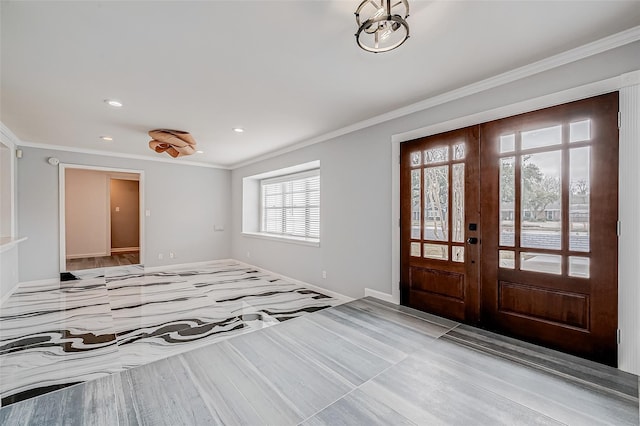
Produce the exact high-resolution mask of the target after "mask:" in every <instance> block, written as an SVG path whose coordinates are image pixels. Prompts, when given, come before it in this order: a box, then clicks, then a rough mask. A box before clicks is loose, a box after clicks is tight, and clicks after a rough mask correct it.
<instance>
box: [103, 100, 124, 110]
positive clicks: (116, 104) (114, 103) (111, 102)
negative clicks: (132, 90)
mask: <svg viewBox="0 0 640 426" xmlns="http://www.w3.org/2000/svg"><path fill="white" fill-rule="evenodd" d="M104 102H105V103H106V104H107V105H109V106H110V107H114V108H120V107H122V102H120V101H117V100H115V99H105V100H104Z"/></svg>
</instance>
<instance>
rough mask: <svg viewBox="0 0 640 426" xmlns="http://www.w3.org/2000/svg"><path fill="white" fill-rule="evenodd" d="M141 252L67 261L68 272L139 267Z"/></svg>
mask: <svg viewBox="0 0 640 426" xmlns="http://www.w3.org/2000/svg"><path fill="white" fill-rule="evenodd" d="M139 263H140V252H138V251H131V252H126V253H116V254H112V255H111V256H98V257H81V258H78V259H67V271H80V270H83V269H95V268H107V267H111V266H126V265H138V264H139Z"/></svg>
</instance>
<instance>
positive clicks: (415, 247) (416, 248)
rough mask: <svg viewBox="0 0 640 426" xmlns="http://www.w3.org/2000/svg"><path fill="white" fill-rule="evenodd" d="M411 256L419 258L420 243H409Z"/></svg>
mask: <svg viewBox="0 0 640 426" xmlns="http://www.w3.org/2000/svg"><path fill="white" fill-rule="evenodd" d="M410 251H411V256H414V257H420V243H411V250H410Z"/></svg>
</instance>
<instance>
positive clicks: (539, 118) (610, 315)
mask: <svg viewBox="0 0 640 426" xmlns="http://www.w3.org/2000/svg"><path fill="white" fill-rule="evenodd" d="M617 113H618V93H617V92H616V93H612V94H608V95H602V96H598V97H595V98H590V99H586V100H583V101H578V102H573V103H570V104H565V105H561V106H557V107H553V108H547V109H544V110H540V111H536V112H532V113H527V114H523V115H519V116H515V117H511V118H507V119H503V120H498V121H494V122H490V123H486V124H483V125H481V135H482V140H481V143H482V161H481V163H482V176H481V179H482V201H481V208H482V210H481V211H482V230H483V233H482V298H481V303H482V310H481V316H482V323H483V325H484V326H486V327H488V328H491V329H494V330H499V331H501V332H503V333H505V334H509V335H512V336H516V337H519V338H522V339H524V340H528V341H531V342H535V343H539V344H542V345H545V346H548V347H552V348H556V349H559V350H562V351H565V352H569V353H573V354H576V355H579V356H582V357H585V358H589V359H592V360H595V361H599V362H602V363H605V364H609V365H613V366H615V365H616V363H617V342H616V331H617V294H618V293H617V283H618V280H617V265H618V263H617V233H616V225H617V209H618V127H617V116H618V115H617Z"/></svg>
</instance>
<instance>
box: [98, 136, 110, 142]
mask: <svg viewBox="0 0 640 426" xmlns="http://www.w3.org/2000/svg"><path fill="white" fill-rule="evenodd" d="M100 139H102V140H103V141H107V142H111V141H112V140H113V138H112V137H111V136H100Z"/></svg>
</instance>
